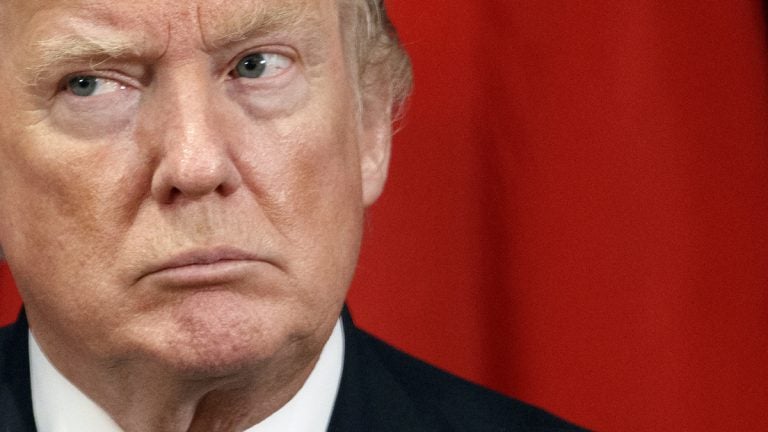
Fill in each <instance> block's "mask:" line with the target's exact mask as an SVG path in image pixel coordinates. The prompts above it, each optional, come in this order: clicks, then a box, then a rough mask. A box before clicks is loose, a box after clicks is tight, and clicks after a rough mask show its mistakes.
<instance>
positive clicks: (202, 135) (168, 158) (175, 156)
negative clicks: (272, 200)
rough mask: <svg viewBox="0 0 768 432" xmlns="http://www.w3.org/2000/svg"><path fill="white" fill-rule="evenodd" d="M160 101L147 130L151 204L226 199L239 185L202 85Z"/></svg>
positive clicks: (225, 133)
mask: <svg viewBox="0 0 768 432" xmlns="http://www.w3.org/2000/svg"><path fill="white" fill-rule="evenodd" d="M189 83H190V81H187V82H186V83H185V85H183V86H181V87H182V88H183V89H184V90H182V91H178V92H175V93H173V94H172V95H169V96H162V97H160V98H159V99H160V102H159V103H158V104H157V105H156V106H157V108H159V115H157V116H155V118H154V122H155V124H156V126H155V127H153V128H152V129H153V131H154V133H152V134H151V135H154V137H150V139H152V140H153V141H155V142H156V143H157V146H158V154H159V162H158V164H157V166H156V169H155V171H154V173H153V177H152V183H151V188H152V190H151V193H152V196H153V198H154V199H155V200H157V201H159V202H162V203H166V204H168V203H174V202H177V201H180V200H197V199H201V198H203V197H205V196H208V195H212V194H216V195H220V196H228V195H231V194H232V193H234V192H235V191H236V190H237V189H238V188H239V187H240V185H241V183H242V177H241V176H240V172H239V171H238V169H237V166H236V161H235V158H236V154H234V152H233V151H234V148H233V146H232V145H231V144H232V143H231V142H230V139H229V137H231V136H232V132H233V131H232V130H227V125H226V122H225V121H223V118H221V116H220V115H218V114H217V106H216V103H214V102H213V99H214V98H212V97H210V90H209V89H206V88H204V86H191V85H189Z"/></svg>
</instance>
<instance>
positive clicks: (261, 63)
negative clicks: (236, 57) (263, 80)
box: [237, 54, 267, 78]
mask: <svg viewBox="0 0 768 432" xmlns="http://www.w3.org/2000/svg"><path fill="white" fill-rule="evenodd" d="M266 68H267V61H266V59H265V58H264V56H263V55H262V54H253V55H249V56H247V57H245V58H243V59H242V60H240V64H238V65H237V74H238V75H239V76H241V77H244V78H259V77H261V75H262V74H263V73H264V71H265V70H266Z"/></svg>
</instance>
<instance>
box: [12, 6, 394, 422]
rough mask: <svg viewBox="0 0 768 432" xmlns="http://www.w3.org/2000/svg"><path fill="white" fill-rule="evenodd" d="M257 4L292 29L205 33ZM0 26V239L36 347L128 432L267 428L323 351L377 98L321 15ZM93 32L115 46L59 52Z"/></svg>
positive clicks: (375, 163)
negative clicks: (361, 86) (367, 97)
mask: <svg viewBox="0 0 768 432" xmlns="http://www.w3.org/2000/svg"><path fill="white" fill-rule="evenodd" d="M254 5H255V6H256V7H254ZM286 5H289V6H290V5H293V6H300V7H293V8H290V7H288V8H286ZM255 9H258V10H260V11H261V12H260V13H258V14H257V15H258V16H260V17H262V18H264V17H267V18H269V17H270V16H271V15H273V14H275V15H276V14H278V13H277V12H278V10H280V11H282V13H283V14H282V15H285V13H284V12H285V11H286V10H288V9H289V13H288V15H290V14H294V15H296V16H292V19H290V20H287V21H285V20H284V21H285V22H284V23H283V24H285V23H288V22H294V23H301V25H298V24H296V25H293V26H291V25H288V26H287V27H286V26H284V25H281V26H277V27H276V28H267V27H264V28H261V29H259V28H257V29H255V30H257V31H254V32H250V33H249V34H247V35H244V37H235V38H229V39H228V38H227V37H226V36H231V35H228V34H219V33H220V32H221V31H222V29H229V30H231V28H232V25H231V23H232V22H237V21H238V20H239V21H242V19H241V15H242V14H243V13H244V11H250V12H248V13H255V12H253V11H254V10H255ZM0 12H1V13H2V15H3V18H2V22H3V24H2V27H1V28H0V32H1V33H2V34H1V35H0V36H1V37H0V41H2V42H0V45H1V46H2V50H3V53H4V55H5V57H4V59H3V62H2V63H0V82H3V83H5V85H3V86H0V100H2V101H3V103H2V104H0V244H2V247H3V250H4V252H5V255H6V258H7V260H8V262H9V265H10V267H11V269H12V271H13V274H14V277H15V279H16V281H17V284H18V286H19V289H20V292H21V294H22V297H23V299H24V304H25V308H26V311H27V314H28V318H29V322H30V327H31V329H32V332H33V333H34V335H35V337H36V338H37V339H38V342H39V344H40V345H41V348H42V349H43V352H44V353H45V354H46V355H47V356H48V357H49V358H50V360H51V361H52V363H53V364H54V365H55V366H56V367H57V368H58V369H59V370H60V371H61V372H62V373H63V374H64V375H65V376H66V377H67V378H68V379H69V380H71V381H72V382H73V383H74V384H75V385H77V386H78V387H79V388H80V389H81V390H83V391H84V392H85V393H86V394H87V395H88V396H90V397H91V398H92V399H93V400H95V401H96V402H97V403H98V404H99V405H100V406H102V407H103V408H104V409H105V410H107V412H108V413H109V414H110V415H111V416H112V417H113V418H114V419H115V421H116V422H117V423H118V424H119V425H120V426H121V427H122V428H124V429H125V430H127V431H185V430H190V431H195V430H199V431H236V430H244V429H246V428H247V427H250V426H251V425H253V424H256V423H258V422H259V421H261V420H262V419H264V418H266V417H267V416H268V415H269V414H271V413H272V412H274V411H275V410H277V409H278V408H279V407H280V406H282V405H283V404H285V403H286V402H287V401H288V400H289V399H290V398H291V397H292V396H293V395H294V394H295V392H296V391H297V390H298V389H299V388H300V387H301V385H302V383H303V382H304V380H305V379H306V377H307V375H308V374H309V372H310V371H311V369H312V367H313V365H314V363H315V361H316V360H317V357H318V355H319V353H320V350H321V349H322V346H323V344H324V343H325V341H326V340H327V338H328V336H329V335H330V332H331V330H332V328H333V325H334V323H335V321H336V319H337V317H338V314H339V311H340V309H341V306H342V304H343V301H344V297H345V295H346V290H347V288H348V286H349V283H350V280H351V278H352V273H353V271H354V267H355V264H356V260H357V252H358V248H359V243H360V237H361V231H362V219H363V213H364V210H365V208H366V207H367V206H369V205H370V204H372V203H373V202H374V201H375V200H376V198H377V197H378V195H379V194H380V192H381V189H382V187H383V184H384V181H385V177H386V169H387V163H388V158H389V137H390V128H389V115H388V110H387V109H384V108H383V107H386V105H387V104H386V103H385V102H382V104H381V107H380V108H381V109H375V108H376V107H368V109H367V110H366V111H365V112H363V113H362V114H360V113H359V112H358V110H359V107H358V105H357V103H356V101H357V94H356V87H355V84H354V83H355V77H354V76H353V74H352V73H351V72H350V71H352V70H354V66H353V65H351V64H350V60H349V58H348V57H347V56H345V50H344V46H343V44H342V33H343V30H342V29H341V24H340V20H339V10H338V6H337V4H336V1H335V0H294V1H285V0H227V1H223V0H178V1H163V2H156V1H154V0H152V1H150V0H130V1H122V0H118V1H116V0H35V1H21V0H11V1H8V2H4V5H3V8H2V9H0ZM307 17H313V19H310V20H305V19H304V18H307ZM262 21H264V22H267V21H269V19H267V20H262ZM254 22H256V23H257V24H258V22H260V21H258V20H257V21H254ZM254 22H251V23H250V25H257V24H254ZM281 22H282V21H281ZM259 25H260V24H259ZM257 27H258V25H257ZM272 27H274V26H272ZM251 30H254V29H251ZM62 35H77V36H78V38H79V40H78V41H75V42H74V43H75V48H71V47H70V48H69V49H68V51H67V53H68V55H70V57H72V58H67V59H53V61H51V58H50V56H51V52H46V51H45V49H43V48H41V44H40V41H46V43H48V44H54V45H52V46H56V45H55V44H56V43H61V40H60V39H61V38H60V36H62ZM57 36H59V38H58V39H57ZM241 36H242V35H241ZM88 38H91V39H98V40H112V39H115V38H117V39H119V41H120V43H121V44H123V45H125V44H127V46H123V48H127V49H123V50H122V51H121V52H120V54H119V55H116V56H115V55H114V54H115V53H112V55H98V56H94V54H93V53H92V52H90V51H88V53H87V54H86V55H83V54H82V52H81V57H78V56H77V55H74V54H77V52H79V51H78V48H77V47H78V46H79V45H78V44H81V45H82V42H83V41H84V40H87V39H88ZM212 41H216V43H213V42H212ZM67 43H71V42H67ZM102 48H103V47H102ZM90 49H91V48H89V50H90ZM58 51H60V50H58ZM58 51H57V52H58ZM81 51H82V50H81ZM250 55H256V57H255V59H256V60H257V61H256V62H257V63H258V65H257V66H258V67H256V68H254V67H253V65H254V57H251V58H250V59H246V57H248V56H250ZM46 56H47V57H46ZM41 66H42V67H41ZM262 66H263V69H261V67H262ZM249 68H250V69H249Z"/></svg>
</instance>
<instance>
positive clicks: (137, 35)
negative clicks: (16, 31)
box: [25, 18, 162, 79]
mask: <svg viewBox="0 0 768 432" xmlns="http://www.w3.org/2000/svg"><path fill="white" fill-rule="evenodd" d="M57 21H58V20H56V21H54V22H53V23H50V24H49V25H47V26H46V29H45V30H44V32H42V33H40V32H35V33H33V34H32V35H31V38H28V40H29V41H30V42H29V44H28V47H29V55H27V56H26V58H27V59H28V60H27V61H28V64H29V66H28V67H26V68H25V70H26V72H28V73H30V74H31V76H33V77H34V78H35V79H39V78H41V77H44V76H45V75H46V74H47V72H48V71H49V70H52V69H55V68H56V67H57V66H58V65H62V64H82V63H90V65H91V66H94V67H95V66H96V65H97V64H98V63H100V62H103V61H106V60H110V59H125V58H139V57H157V56H159V55H161V54H162V47H161V46H159V45H157V44H156V43H153V42H152V40H153V39H152V38H151V37H150V36H149V34H148V33H147V31H146V30H147V29H141V28H139V27H140V26H136V25H134V26H132V27H129V28H128V29H120V28H117V27H115V26H114V25H113V24H112V22H111V21H109V20H103V19H98V18H97V19H95V21H96V22H94V21H91V20H89V19H74V20H73V19H71V18H70V19H68V20H67V21H66V23H65V24H64V25H57ZM99 21H102V22H99ZM58 22H60V21H58ZM155 39H156V38H155Z"/></svg>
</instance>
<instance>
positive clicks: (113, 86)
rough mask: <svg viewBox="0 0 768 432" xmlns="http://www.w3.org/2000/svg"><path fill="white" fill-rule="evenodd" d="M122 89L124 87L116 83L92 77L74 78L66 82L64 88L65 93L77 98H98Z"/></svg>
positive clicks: (80, 76) (79, 76) (81, 76)
mask: <svg viewBox="0 0 768 432" xmlns="http://www.w3.org/2000/svg"><path fill="white" fill-rule="evenodd" d="M124 89H125V86H124V85H122V84H120V83H118V82H117V81H114V80H111V79H107V78H99V77H96V76H92V75H78V76H74V77H72V78H70V79H69V80H68V81H67V83H66V88H65V90H66V91H68V92H69V93H71V94H73V95H75V96H78V97H89V96H98V95H100V94H105V93H110V92H113V91H117V90H124Z"/></svg>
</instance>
